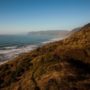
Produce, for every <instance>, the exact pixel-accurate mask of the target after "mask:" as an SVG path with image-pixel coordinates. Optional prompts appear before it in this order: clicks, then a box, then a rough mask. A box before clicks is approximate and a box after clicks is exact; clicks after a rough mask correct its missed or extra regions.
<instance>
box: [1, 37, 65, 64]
mask: <svg viewBox="0 0 90 90" xmlns="http://www.w3.org/2000/svg"><path fill="white" fill-rule="evenodd" d="M64 38H65V37H62V38H53V39H50V40H48V41H44V42H41V46H43V45H46V44H48V43H52V42H55V41H59V40H63V39H64ZM13 47H14V46H12V47H7V50H0V55H3V56H4V57H2V60H0V65H1V64H4V63H6V62H8V61H9V60H12V59H13V58H15V57H18V56H19V55H20V54H22V53H28V52H30V51H32V50H34V49H36V48H38V47H39V46H38V45H27V46H23V47H20V48H16V47H15V48H13ZM0 57H1V56H0Z"/></svg>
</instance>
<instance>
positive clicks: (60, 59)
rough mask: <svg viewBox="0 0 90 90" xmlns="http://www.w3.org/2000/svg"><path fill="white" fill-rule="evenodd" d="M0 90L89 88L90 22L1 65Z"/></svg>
mask: <svg viewBox="0 0 90 90" xmlns="http://www.w3.org/2000/svg"><path fill="white" fill-rule="evenodd" d="M0 90H90V24H87V25H85V26H83V27H82V28H80V30H79V31H76V32H74V33H72V34H71V35H70V36H69V37H68V38H65V39H64V40H60V41H56V42H53V43H49V44H47V45H44V46H42V47H39V48H37V49H36V50H34V51H32V52H30V53H26V54H22V55H20V56H19V57H17V58H16V59H14V60H12V61H9V62H7V63H5V64H3V65H1V66H0Z"/></svg>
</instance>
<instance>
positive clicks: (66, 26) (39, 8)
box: [0, 0, 90, 35]
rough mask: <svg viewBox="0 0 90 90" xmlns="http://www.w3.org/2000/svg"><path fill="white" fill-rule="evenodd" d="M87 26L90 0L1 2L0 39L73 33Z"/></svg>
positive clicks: (13, 0) (89, 18) (89, 17)
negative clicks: (34, 33)
mask: <svg viewBox="0 0 90 90" xmlns="http://www.w3.org/2000/svg"><path fill="white" fill-rule="evenodd" d="M89 22H90V0H0V35H1V34H21V33H27V32H30V31H41V30H42V31H44V30H72V29H74V28H76V27H80V26H82V25H84V24H87V23H89Z"/></svg>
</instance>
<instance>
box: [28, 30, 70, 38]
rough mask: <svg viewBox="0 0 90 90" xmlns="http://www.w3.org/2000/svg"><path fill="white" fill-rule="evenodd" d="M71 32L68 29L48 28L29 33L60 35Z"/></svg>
mask: <svg viewBox="0 0 90 90" xmlns="http://www.w3.org/2000/svg"><path fill="white" fill-rule="evenodd" d="M68 33H69V31H68V30H48V31H33V32H29V33H28V35H59V36H61V37H62V36H65V35H67V34H68Z"/></svg>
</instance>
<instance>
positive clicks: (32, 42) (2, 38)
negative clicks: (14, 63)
mask: <svg viewBox="0 0 90 90" xmlns="http://www.w3.org/2000/svg"><path fill="white" fill-rule="evenodd" d="M57 37H58V36H56V35H36V34H35V35H0V62H2V61H5V60H8V59H10V58H12V57H16V56H17V55H18V54H20V53H25V52H28V51H31V50H33V49H35V48H37V47H39V46H40V45H42V44H45V43H47V42H48V41H50V40H53V39H54V38H57Z"/></svg>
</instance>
